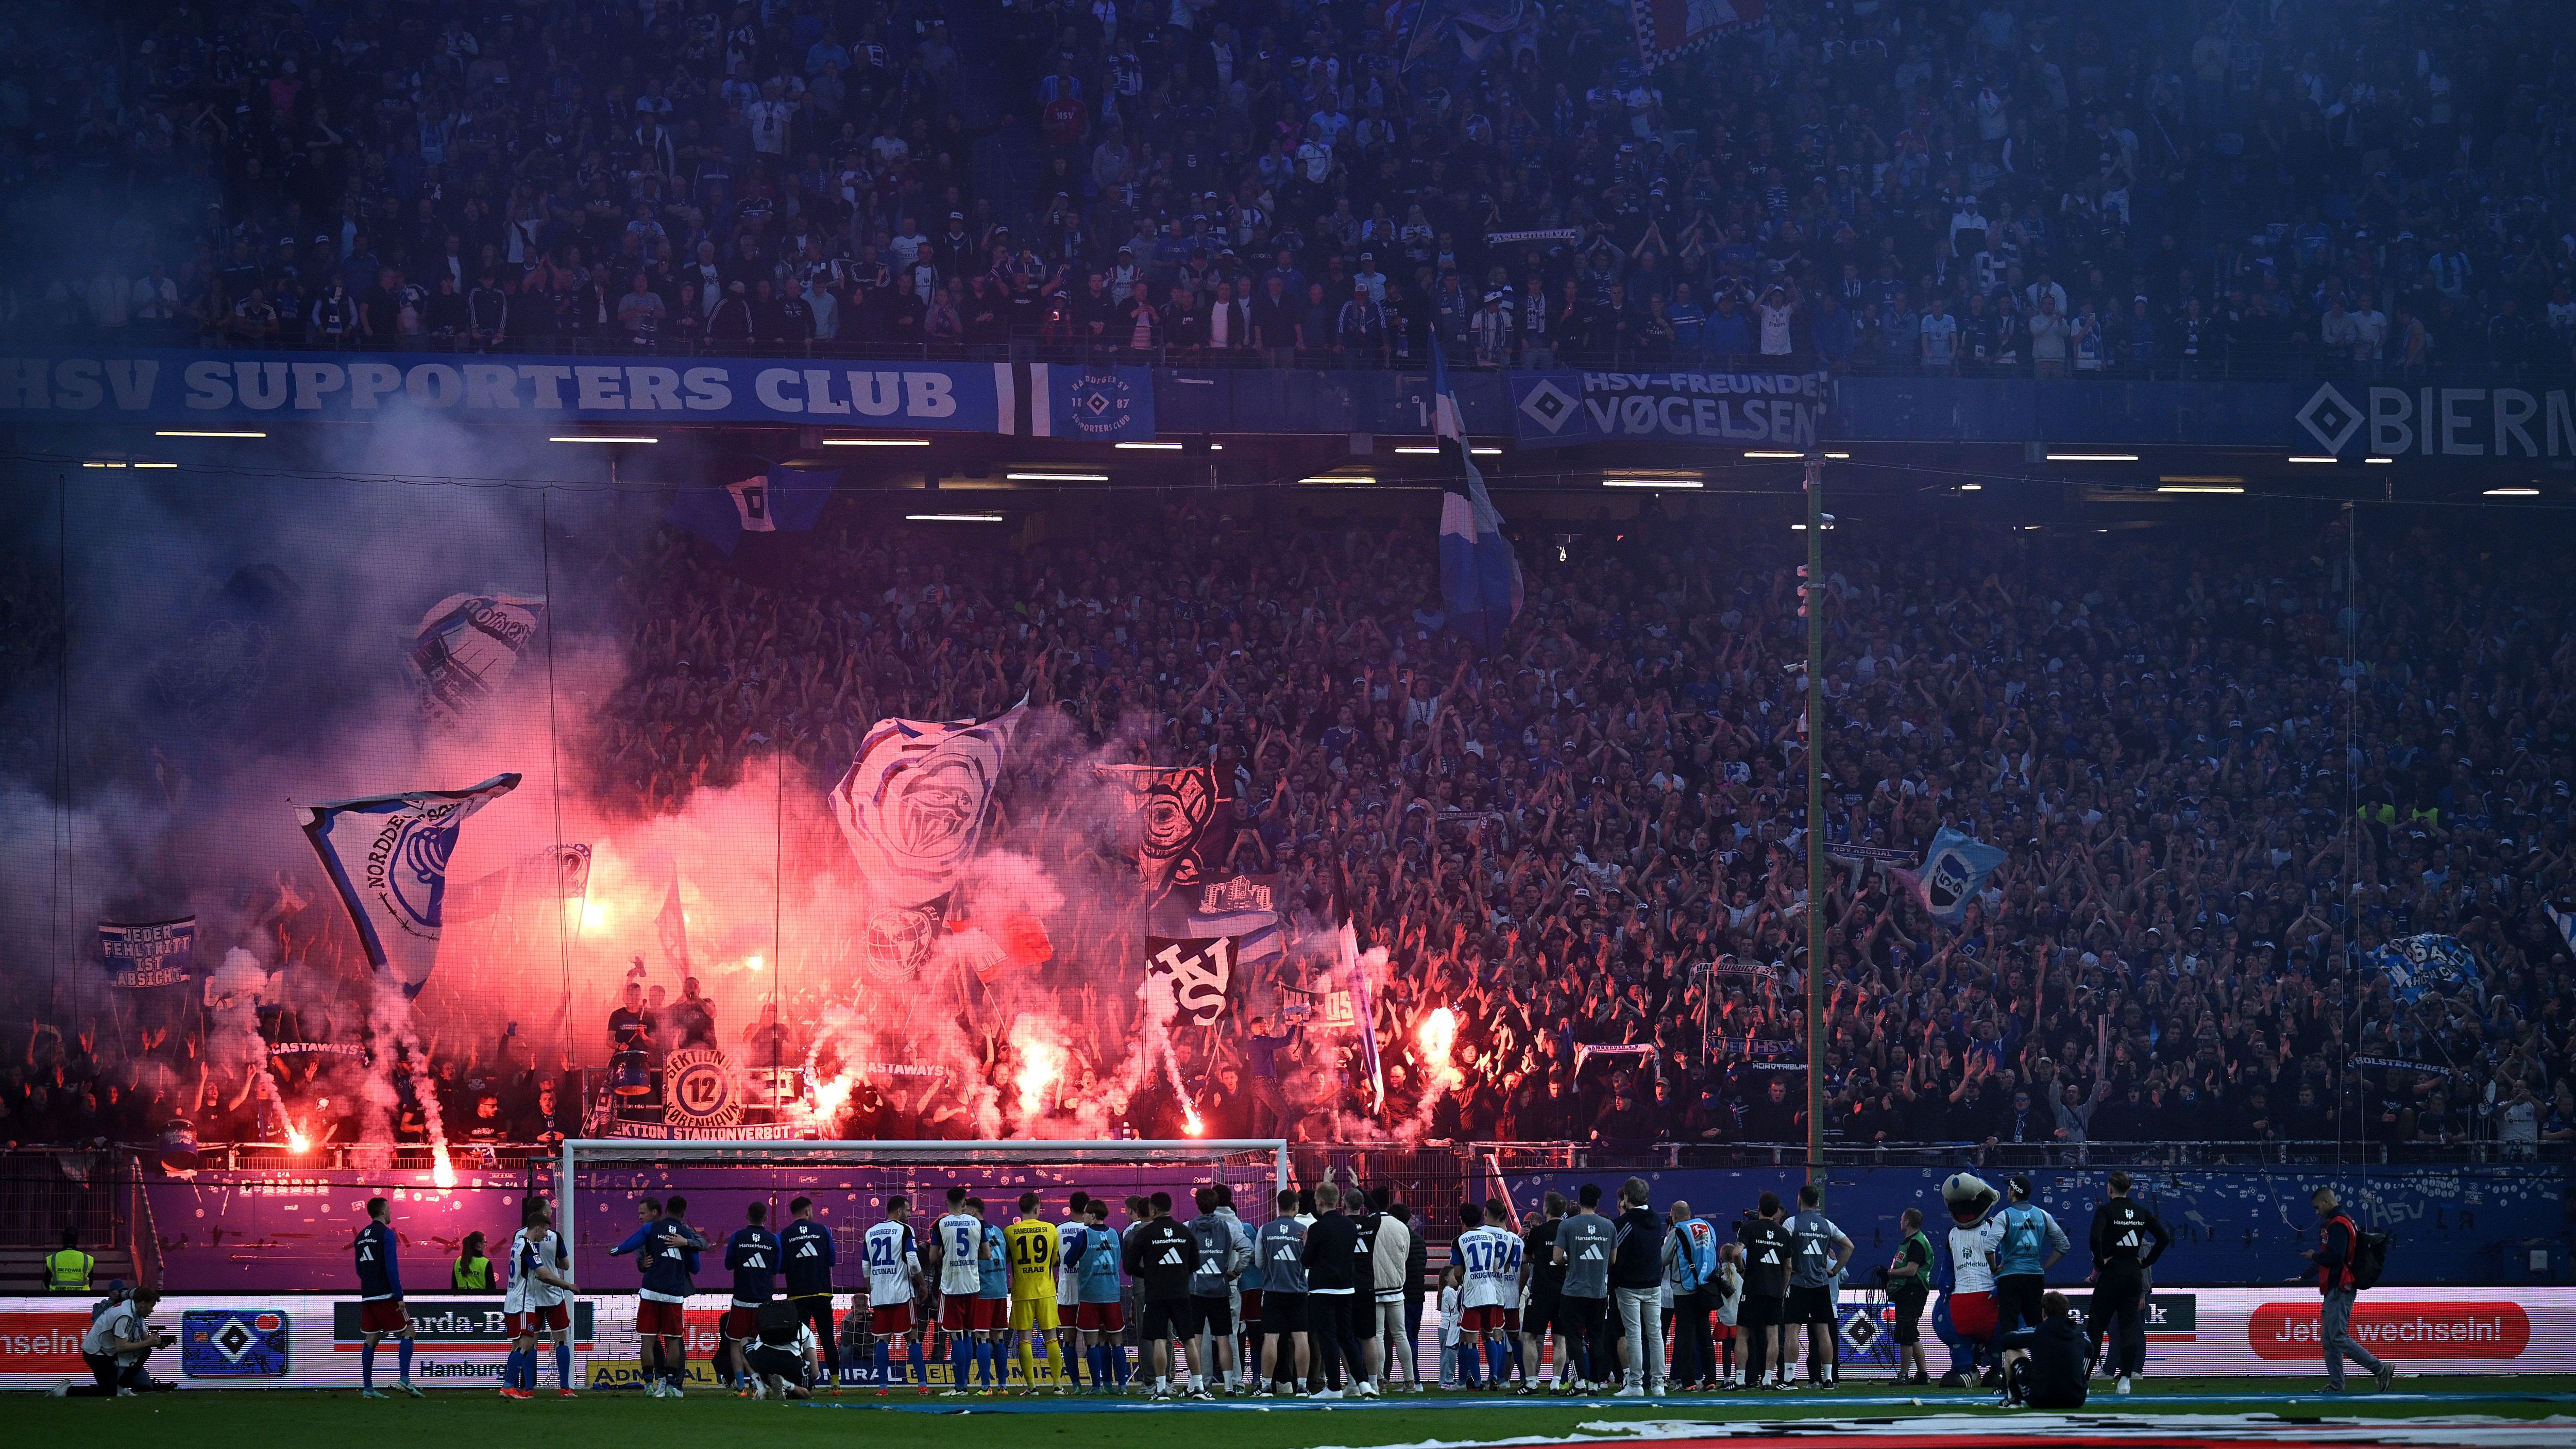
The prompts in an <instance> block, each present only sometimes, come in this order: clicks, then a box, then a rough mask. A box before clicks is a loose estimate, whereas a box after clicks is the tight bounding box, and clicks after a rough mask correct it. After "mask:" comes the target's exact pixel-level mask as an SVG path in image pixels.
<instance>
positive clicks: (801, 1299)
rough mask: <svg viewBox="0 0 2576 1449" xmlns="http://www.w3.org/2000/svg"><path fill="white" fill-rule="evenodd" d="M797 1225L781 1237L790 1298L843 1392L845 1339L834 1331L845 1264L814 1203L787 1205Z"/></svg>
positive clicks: (803, 1201) (799, 1201) (832, 1381)
mask: <svg viewBox="0 0 2576 1449" xmlns="http://www.w3.org/2000/svg"><path fill="white" fill-rule="evenodd" d="M787 1211H788V1214H789V1216H791V1217H793V1218H794V1219H795V1221H793V1222H791V1223H789V1224H788V1225H787V1231H785V1232H783V1233H781V1234H779V1235H778V1236H779V1253H780V1257H779V1264H780V1270H781V1271H782V1272H783V1273H785V1274H786V1277H787V1298H788V1301H789V1302H791V1303H794V1304H795V1305H796V1313H797V1316H798V1318H800V1319H801V1320H803V1321H804V1322H806V1323H810V1324H812V1325H814V1337H815V1338H816V1339H818V1340H820V1341H821V1343H822V1345H823V1370H824V1375H825V1380H826V1382H828V1383H830V1384H831V1386H832V1392H833V1393H835V1394H837V1393H839V1392H840V1391H841V1338H840V1335H839V1334H837V1333H835V1332H833V1331H832V1269H833V1268H834V1267H835V1266H836V1265H838V1264H839V1263H840V1261H841V1254H840V1250H839V1249H838V1248H836V1247H835V1246H834V1245H833V1243H832V1230H831V1229H830V1228H827V1227H825V1226H823V1225H822V1224H821V1223H818V1222H816V1221H814V1200H813V1199H812V1198H810V1197H800V1198H798V1199H796V1200H795V1201H794V1202H791V1203H789V1204H788V1205H787Z"/></svg>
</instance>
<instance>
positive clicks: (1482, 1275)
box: [1450, 1203, 1521, 1389]
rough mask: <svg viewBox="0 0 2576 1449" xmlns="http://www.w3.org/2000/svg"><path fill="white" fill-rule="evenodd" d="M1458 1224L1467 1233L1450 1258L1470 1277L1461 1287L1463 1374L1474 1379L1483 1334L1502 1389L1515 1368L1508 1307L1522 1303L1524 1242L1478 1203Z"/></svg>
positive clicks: (1461, 1212)
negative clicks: (1507, 1337) (1507, 1341)
mask: <svg viewBox="0 0 2576 1449" xmlns="http://www.w3.org/2000/svg"><path fill="white" fill-rule="evenodd" d="M1458 1222H1459V1226H1460V1229H1461V1231H1460V1232H1459V1234H1458V1238H1457V1241H1456V1243H1454V1244H1453V1245H1452V1246H1451V1248H1450V1260H1451V1261H1452V1262H1454V1263H1456V1264H1457V1265H1458V1267H1459V1268H1460V1270H1461V1271H1462V1272H1464V1274H1465V1275H1466V1279H1465V1281H1464V1282H1463V1283H1462V1284H1460V1285H1459V1290H1458V1359H1459V1369H1460V1377H1462V1378H1465V1379H1467V1380H1469V1381H1470V1382H1472V1381H1473V1379H1474V1377H1475V1375H1474V1373H1473V1371H1472V1368H1471V1365H1472V1363H1473V1360H1472V1358H1471V1357H1470V1355H1472V1354H1474V1353H1475V1352H1476V1351H1477V1350H1476V1348H1475V1347H1474V1341H1475V1340H1476V1339H1480V1338H1481V1339H1483V1340H1484V1343H1485V1346H1484V1350H1483V1352H1484V1354H1485V1358H1486V1361H1487V1363H1488V1364H1490V1365H1491V1367H1492V1369H1493V1383H1494V1387H1496V1388H1497V1389H1499V1388H1502V1387H1503V1386H1504V1383H1503V1381H1504V1378H1505V1376H1506V1375H1508V1374H1509V1373H1510V1372H1511V1369H1510V1356H1511V1350H1510V1348H1509V1347H1507V1346H1506V1345H1505V1344H1504V1342H1503V1335H1504V1331H1505V1329H1506V1327H1507V1325H1508V1323H1509V1319H1508V1317H1507V1313H1506V1310H1508V1309H1512V1308H1516V1307H1518V1306H1519V1302H1518V1300H1519V1298H1520V1277H1521V1240H1520V1238H1519V1236H1518V1235H1517V1234H1515V1233H1513V1232H1512V1231H1511V1230H1510V1229H1509V1228H1506V1227H1504V1226H1502V1224H1501V1223H1499V1222H1497V1221H1495V1215H1494V1214H1493V1212H1492V1211H1491V1210H1490V1209H1487V1208H1484V1207H1480V1206H1478V1205H1476V1204H1475V1203H1466V1204H1462V1205H1461V1206H1460V1207H1459V1209H1458Z"/></svg>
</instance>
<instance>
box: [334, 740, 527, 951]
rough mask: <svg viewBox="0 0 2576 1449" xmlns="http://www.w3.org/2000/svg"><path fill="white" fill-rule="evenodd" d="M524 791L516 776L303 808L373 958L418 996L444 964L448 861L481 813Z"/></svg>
mask: <svg viewBox="0 0 2576 1449" xmlns="http://www.w3.org/2000/svg"><path fill="white" fill-rule="evenodd" d="M518 786H519V776H518V775H517V774H515V773H513V774H507V775H495V776H493V777H492V778H491V779H489V780H486V781H484V782H483V783H482V784H480V785H476V786H474V787H473V788H472V789H468V790H413V791H408V792H406V793H403V794H400V795H376V796H371V797H368V798H366V799H362V800H337V801H332V802H330V803H328V804H322V805H299V806H297V807H296V813H297V815H298V816H300V817H301V818H302V820H303V824H304V837H305V839H307V840H309V841H311V842H313V853H314V854H315V855H318V856H320V857H321V858H322V871H323V873H324V874H325V875H327V876H329V877H330V878H331V887H332V889H334V890H336V891H338V892H339V893H340V904H341V905H343V906H345V907H347V908H348V912H349V919H350V921H351V922H353V923H354V924H355V925H356V926H357V928H358V939H359V941H360V943H361V944H363V945H364V946H365V947H366V949H367V960H368V961H369V962H370V963H372V964H373V965H374V966H375V968H376V969H377V970H378V971H381V972H390V973H391V974H392V976H393V978H394V981H395V983H396V984H397V985H399V986H400V987H401V988H402V993H403V995H405V996H418V995H419V994H420V989H421V987H423V986H424V985H427V984H428V982H429V973H430V972H431V971H432V970H434V969H436V968H437V966H438V938H439V934H440V932H441V931H442V930H443V929H444V927H445V924H446V920H447V863H448V860H449V859H450V858H451V857H453V856H454V855H455V853H456V838H457V836H458V834H459V833H461V832H462V831H463V829H464V827H465V822H466V820H467V819H468V818H469V817H471V816H472V815H473V814H474V813H475V812H476V811H478V810H481V809H482V808H483V807H484V806H486V805H489V804H491V803H492V802H493V801H495V800H498V799H500V798H501V797H502V796H504V795H507V794H509V793H510V792H511V791H512V790H515V789H517V788H518Z"/></svg>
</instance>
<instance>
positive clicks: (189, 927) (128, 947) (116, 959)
mask: <svg viewBox="0 0 2576 1449" xmlns="http://www.w3.org/2000/svg"><path fill="white" fill-rule="evenodd" d="M196 953H197V918H196V917H194V916H183V917H181V918H180V919H178V920H175V921H148V922H144V923H141V924H138V925H119V924H116V923H113V922H109V921H101V922H99V923H98V954H99V956H100V957H101V958H102V959H104V960H105V961H106V962H107V967H108V970H110V971H112V972H114V973H115V974H116V984H117V985H119V986H122V987H124V988H125V989H127V990H129V991H139V990H142V989H143V988H145V987H147V986H176V985H178V984H179V983H180V982H182V981H185V980H187V979H188V965H189V963H190V962H191V961H192V960H194V959H195V957H196Z"/></svg>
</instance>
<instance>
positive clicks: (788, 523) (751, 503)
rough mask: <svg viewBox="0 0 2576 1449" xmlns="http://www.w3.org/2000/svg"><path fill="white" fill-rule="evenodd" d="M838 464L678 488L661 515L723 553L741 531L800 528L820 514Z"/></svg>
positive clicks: (756, 471) (752, 471)
mask: <svg viewBox="0 0 2576 1449" xmlns="http://www.w3.org/2000/svg"><path fill="white" fill-rule="evenodd" d="M840 481H841V470H839V469H838V468H782V467H778V466H776V465H774V464H773V465H772V466H770V467H769V468H767V469H748V470H746V471H745V472H744V473H743V474H742V476H740V477H737V478H735V479H733V480H732V481H731V482H727V483H721V484H718V485H716V486H714V487H708V488H683V489H681V490H680V491H679V494H678V495H677V496H676V497H674V498H672V500H671V509H670V512H669V513H668V514H667V515H665V516H666V517H668V518H669V519H670V521H671V522H673V523H676V524H678V525H680V526H681V527H682V528H685V529H687V530H689V531H690V532H691V533H694V534H696V535H698V536H699V537H700V538H703V539H705V540H706V541H707V542H709V543H712V544H714V545H715V546H716V547H717V548H719V549H722V550H724V551H725V552H726V553H732V552H733V551H734V549H735V548H736V547H737V546H739V545H740V544H741V542H742V539H743V535H745V534H764V533H803V532H805V531H806V530H808V529H810V528H812V527H813V526H814V524H815V521H816V520H818V519H820V518H821V517H822V516H823V505H824V503H825V502H827V501H828V500H829V499H830V498H831V496H832V489H833V488H834V487H835V486H836V485H838V484H839V482H840Z"/></svg>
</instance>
